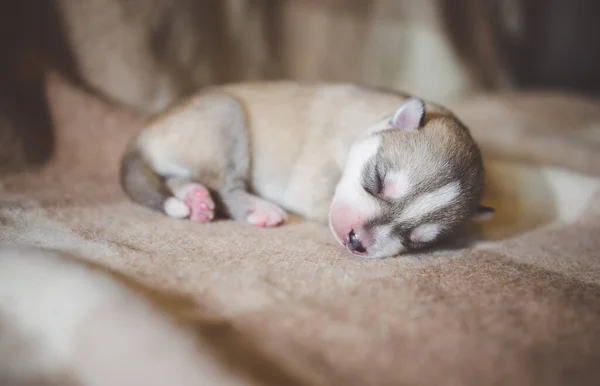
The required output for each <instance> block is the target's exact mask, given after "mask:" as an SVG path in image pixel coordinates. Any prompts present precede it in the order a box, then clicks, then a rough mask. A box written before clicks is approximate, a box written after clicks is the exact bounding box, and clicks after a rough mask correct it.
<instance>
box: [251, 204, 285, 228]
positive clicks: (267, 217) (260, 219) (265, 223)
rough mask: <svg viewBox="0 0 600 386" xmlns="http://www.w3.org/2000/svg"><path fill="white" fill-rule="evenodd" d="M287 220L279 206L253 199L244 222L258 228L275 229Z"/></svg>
mask: <svg viewBox="0 0 600 386" xmlns="http://www.w3.org/2000/svg"><path fill="white" fill-rule="evenodd" d="M286 220H287V213H286V212H285V211H284V210H283V209H281V208H280V207H279V206H277V205H275V204H273V203H271V202H269V201H265V200H263V199H260V198H254V199H253V200H252V202H251V208H250V210H249V212H248V215H247V216H246V221H247V222H248V223H250V224H252V225H256V226H260V227H275V226H278V225H281V224H283V223H284V222H285V221H286Z"/></svg>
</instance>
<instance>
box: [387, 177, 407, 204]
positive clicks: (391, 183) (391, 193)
mask: <svg viewBox="0 0 600 386" xmlns="http://www.w3.org/2000/svg"><path fill="white" fill-rule="evenodd" d="M409 191H410V175H409V174H408V172H407V171H406V170H401V171H399V172H390V173H388V174H387V175H386V176H385V181H384V191H383V194H384V196H385V197H387V198H390V199H393V200H398V199H400V198H402V197H404V196H406V195H407V194H408V192H409Z"/></svg>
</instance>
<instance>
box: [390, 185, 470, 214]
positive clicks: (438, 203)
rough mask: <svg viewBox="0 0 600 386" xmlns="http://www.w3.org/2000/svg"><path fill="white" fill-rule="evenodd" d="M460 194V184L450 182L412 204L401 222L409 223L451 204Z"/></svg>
mask: <svg viewBox="0 0 600 386" xmlns="http://www.w3.org/2000/svg"><path fill="white" fill-rule="evenodd" d="M459 194H460V184H459V183H458V182H457V181H454V182H450V183H448V184H446V185H444V186H442V187H441V188H439V189H437V190H434V191H433V192H428V193H424V194H422V195H421V196H419V197H417V198H416V199H415V200H414V201H413V202H411V203H410V204H409V205H408V206H407V207H406V209H404V211H403V212H402V216H401V218H400V219H399V220H400V221H409V220H414V219H418V218H420V217H423V216H424V215H426V214H428V213H431V212H434V211H436V210H438V209H441V208H443V207H445V206H447V205H449V204H451V203H452V202H453V201H454V200H455V199H456V198H457V197H458V196H459Z"/></svg>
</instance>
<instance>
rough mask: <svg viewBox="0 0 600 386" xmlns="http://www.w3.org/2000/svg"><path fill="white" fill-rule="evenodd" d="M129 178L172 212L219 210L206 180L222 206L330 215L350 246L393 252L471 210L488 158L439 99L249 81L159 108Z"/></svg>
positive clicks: (270, 213) (254, 216)
mask: <svg viewBox="0 0 600 386" xmlns="http://www.w3.org/2000/svg"><path fill="white" fill-rule="evenodd" d="M399 106H400V107H399ZM122 182H123V186H124V189H125V191H126V192H128V194H129V195H130V196H131V197H132V198H133V200H134V201H137V202H139V203H141V204H144V205H146V206H149V207H152V208H154V209H157V210H161V211H164V212H165V213H167V214H168V215H170V216H172V217H187V216H190V217H191V218H192V220H197V221H208V220H210V219H212V215H213V209H214V206H215V204H214V202H213V200H212V199H211V198H210V197H209V196H208V194H207V191H206V189H204V188H208V190H209V191H211V192H213V193H214V195H213V198H215V199H216V201H217V202H216V207H217V208H216V209H217V210H219V209H221V210H223V211H224V213H225V214H226V215H229V216H231V217H233V218H234V219H237V220H243V221H248V222H250V223H254V224H258V225H266V226H272V225H278V224H279V223H281V222H282V221H283V220H284V219H285V212H284V211H283V210H281V209H280V208H279V206H281V207H283V208H284V209H286V210H288V211H291V212H294V213H296V214H298V215H300V216H302V217H305V218H308V219H311V220H316V221H321V222H326V221H327V219H328V217H329V221H330V224H331V226H332V230H333V232H334V234H335V235H336V237H337V238H338V240H340V241H341V242H342V243H344V244H345V245H347V246H351V248H350V249H351V250H352V251H353V252H355V253H359V254H367V255H369V256H387V255H391V254H395V253H398V252H400V251H402V250H405V249H407V248H411V247H414V248H416V247H420V246H424V245H426V244H429V243H431V242H433V241H436V240H437V239H438V238H440V237H442V236H444V235H447V234H449V233H452V232H453V231H454V230H455V228H456V227H457V226H458V225H459V224H461V223H462V222H464V221H465V220H466V219H468V218H469V217H470V216H471V215H473V214H474V213H475V212H476V211H477V210H478V208H479V200H480V197H481V190H482V186H483V166H482V164H481V157H480V154H479V149H478V148H477V146H476V144H475V143H474V142H473V140H472V138H471V136H470V134H469V132H468V130H467V129H466V128H465V127H464V126H463V125H462V124H461V123H460V122H459V121H458V119H457V118H456V117H454V116H453V115H452V114H451V113H450V112H449V111H447V110H446V109H444V108H443V107H440V106H437V105H433V104H426V105H425V104H423V103H422V102H421V101H420V100H417V99H414V98H409V97H407V96H404V95H400V94H398V93H386V92H381V91H378V90H374V89H366V88H362V87H359V86H356V85H351V84H298V83H293V82H270V83H255V84H248V83H246V84H234V85H227V86H222V87H218V88H214V89H211V90H207V91H206V92H204V93H202V94H200V95H197V96H195V97H193V98H191V99H189V100H188V101H186V102H185V103H183V104H181V105H179V106H176V107H174V108H172V109H170V110H168V111H166V112H165V113H163V114H162V115H160V116H158V117H156V118H155V119H153V120H151V121H150V122H149V124H148V125H147V127H146V128H145V129H144V130H143V131H142V132H141V133H140V135H139V136H138V137H137V138H136V139H135V140H134V142H133V144H132V147H131V150H130V152H128V154H127V155H126V156H125V158H124V162H123V174H122ZM198 184H200V185H198ZM250 192H252V193H250ZM332 199H333V201H334V202H333V204H332ZM442 208H443V209H444V211H443V214H440V213H441V212H440V211H439V209H442ZM436 213H438V214H436ZM425 220H427V221H425ZM424 221H425V222H424ZM423 226H425V227H423Z"/></svg>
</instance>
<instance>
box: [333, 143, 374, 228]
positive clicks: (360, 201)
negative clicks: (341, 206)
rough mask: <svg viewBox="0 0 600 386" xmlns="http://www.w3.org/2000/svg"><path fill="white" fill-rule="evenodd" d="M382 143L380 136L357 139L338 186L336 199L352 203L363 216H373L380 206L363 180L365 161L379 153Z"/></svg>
mask: <svg viewBox="0 0 600 386" xmlns="http://www.w3.org/2000/svg"><path fill="white" fill-rule="evenodd" d="M380 144H381V139H380V138H379V137H375V136H374V137H368V138H365V139H362V140H359V141H357V142H356V143H355V144H354V145H353V146H352V148H351V149H350V152H349V154H348V159H347V161H346V168H345V169H344V174H343V175H342V178H341V179H340V181H339V183H338V185H337V187H336V193H335V197H334V200H340V201H343V202H345V203H348V204H352V205H353V208H354V210H356V212H357V213H359V214H360V215H361V216H368V217H373V216H375V215H377V213H378V212H379V210H380V208H379V205H378V203H377V201H376V200H375V199H374V198H373V197H371V195H370V194H368V193H367V192H365V190H364V188H363V186H362V183H361V180H362V172H363V169H364V165H365V163H366V162H367V161H368V160H370V159H371V158H372V157H374V156H375V154H377V150H378V149H379V146H380Z"/></svg>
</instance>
